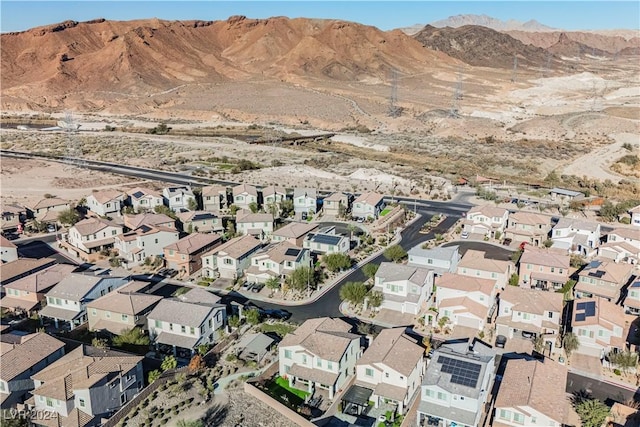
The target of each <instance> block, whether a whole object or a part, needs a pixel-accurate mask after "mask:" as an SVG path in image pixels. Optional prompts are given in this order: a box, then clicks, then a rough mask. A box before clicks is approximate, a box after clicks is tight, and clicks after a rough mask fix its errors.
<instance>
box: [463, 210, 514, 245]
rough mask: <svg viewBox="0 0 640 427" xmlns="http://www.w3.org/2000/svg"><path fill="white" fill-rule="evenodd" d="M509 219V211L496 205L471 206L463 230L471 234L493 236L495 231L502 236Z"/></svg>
mask: <svg viewBox="0 0 640 427" xmlns="http://www.w3.org/2000/svg"><path fill="white" fill-rule="evenodd" d="M508 221H509V211H508V210H506V209H503V208H499V207H496V206H490V205H483V206H476V207H473V208H471V209H470V210H469V212H467V216H466V219H465V221H464V223H463V224H464V230H465V231H467V232H469V233H472V234H481V235H483V236H488V237H495V236H496V232H498V233H500V235H502V236H504V230H505V229H506V227H507V224H508Z"/></svg>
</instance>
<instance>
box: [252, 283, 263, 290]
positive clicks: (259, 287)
mask: <svg viewBox="0 0 640 427" xmlns="http://www.w3.org/2000/svg"><path fill="white" fill-rule="evenodd" d="M262 288H264V284H262V283H256V284H255V286H254V287H253V288H251V292H260V291H261V290H262Z"/></svg>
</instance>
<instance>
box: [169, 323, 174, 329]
mask: <svg viewBox="0 0 640 427" xmlns="http://www.w3.org/2000/svg"><path fill="white" fill-rule="evenodd" d="M169 330H170V331H173V323H169Z"/></svg>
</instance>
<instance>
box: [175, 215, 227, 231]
mask: <svg viewBox="0 0 640 427" xmlns="http://www.w3.org/2000/svg"><path fill="white" fill-rule="evenodd" d="M176 216H177V217H178V220H179V221H180V223H181V224H182V231H184V232H187V233H193V232H194V231H195V232H197V233H218V232H221V231H224V227H223V226H222V218H220V217H219V216H218V215H216V214H214V213H212V212H206V211H187V212H180V213H178V214H176Z"/></svg>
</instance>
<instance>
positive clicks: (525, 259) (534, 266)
mask: <svg viewBox="0 0 640 427" xmlns="http://www.w3.org/2000/svg"><path fill="white" fill-rule="evenodd" d="M569 261H570V257H569V255H568V254H566V253H559V252H555V251H551V250H549V249H540V248H536V247H534V246H529V245H526V246H525V247H524V252H523V253H522V256H521V257H520V260H519V262H518V277H519V284H520V286H522V287H528V288H538V289H544V290H558V289H561V288H562V287H563V286H564V284H565V283H567V281H568V280H569V273H570V270H569V269H570V268H571V266H570V265H569Z"/></svg>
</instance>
